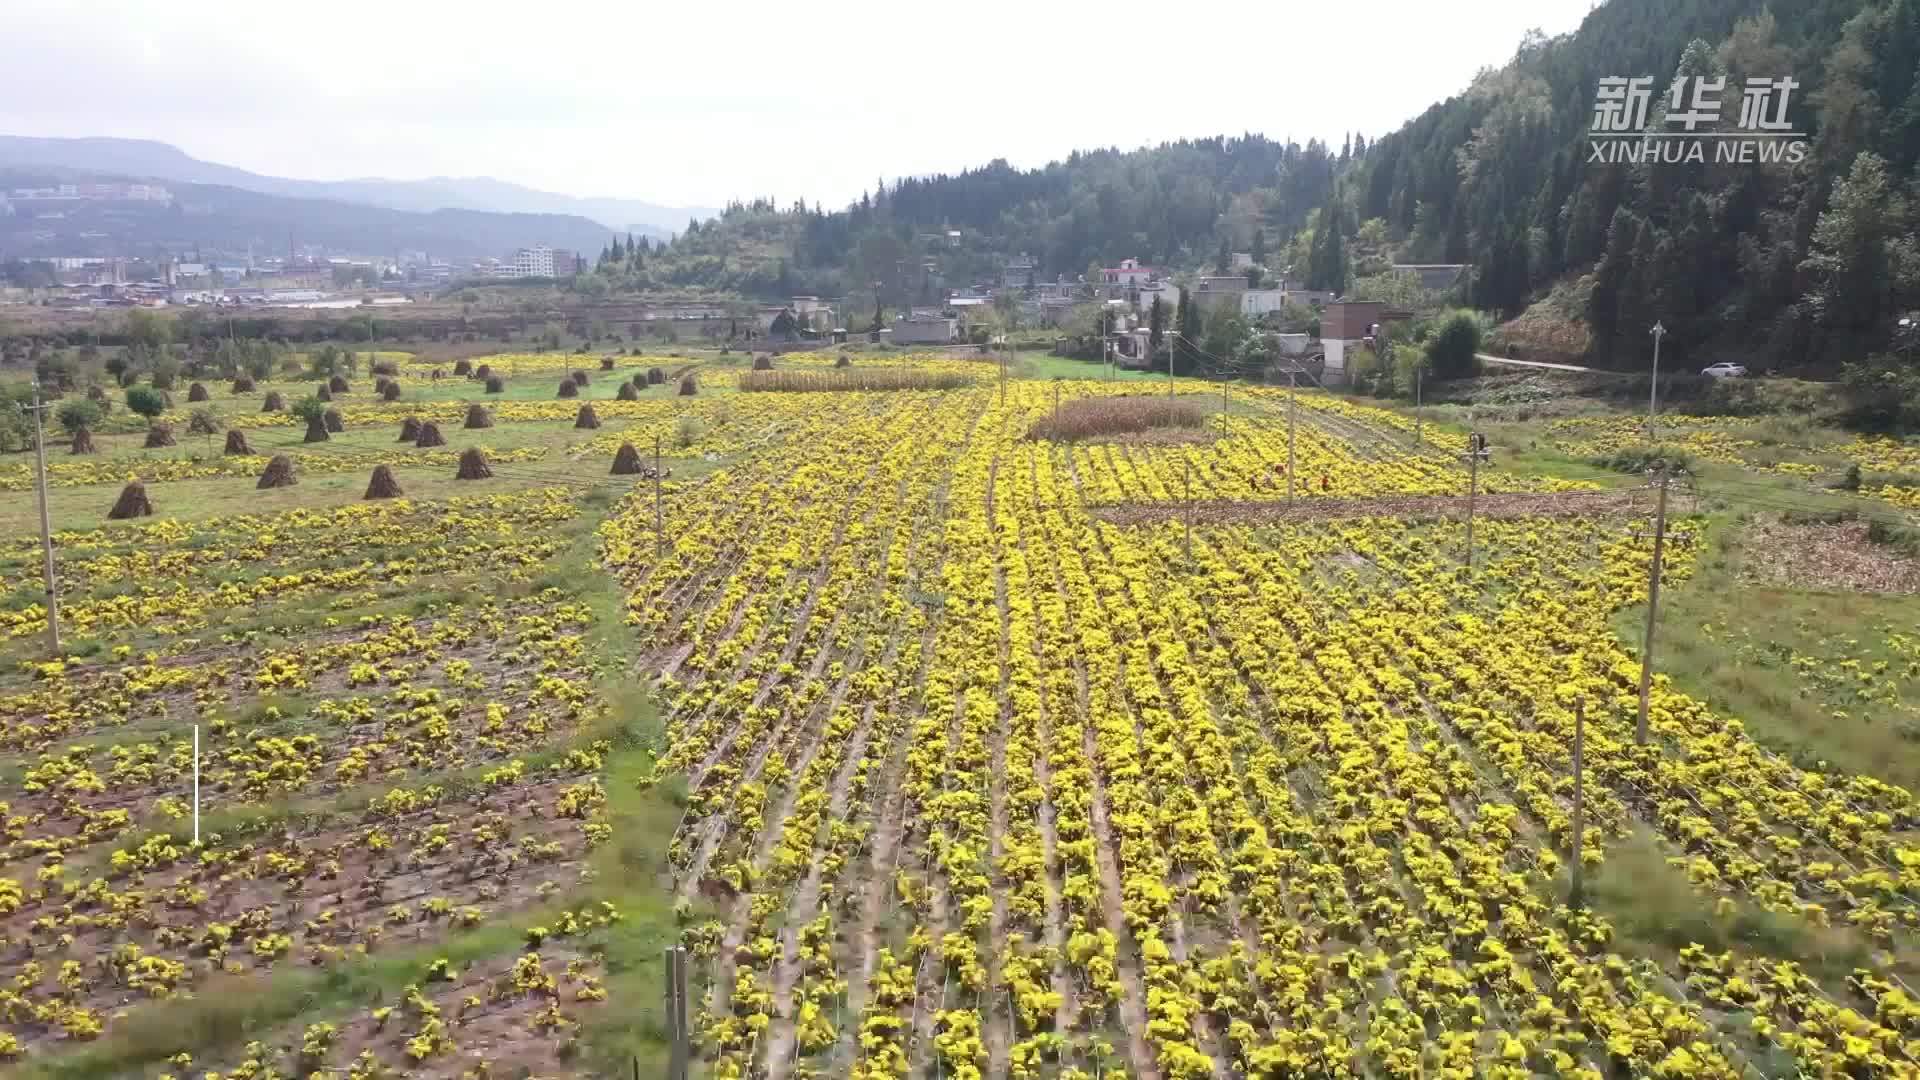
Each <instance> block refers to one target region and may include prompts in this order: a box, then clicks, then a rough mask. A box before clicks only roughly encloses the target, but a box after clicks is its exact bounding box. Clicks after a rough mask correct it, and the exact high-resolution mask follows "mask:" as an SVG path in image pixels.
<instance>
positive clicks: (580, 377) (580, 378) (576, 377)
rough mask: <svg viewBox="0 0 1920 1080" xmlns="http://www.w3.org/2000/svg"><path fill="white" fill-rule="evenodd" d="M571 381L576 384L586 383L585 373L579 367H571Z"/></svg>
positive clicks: (583, 384)
mask: <svg viewBox="0 0 1920 1080" xmlns="http://www.w3.org/2000/svg"><path fill="white" fill-rule="evenodd" d="M573 381H574V383H575V384H576V385H579V386H585V385H587V373H586V372H584V371H582V370H580V369H579V368H575V369H573Z"/></svg>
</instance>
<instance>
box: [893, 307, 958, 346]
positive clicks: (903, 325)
mask: <svg viewBox="0 0 1920 1080" xmlns="http://www.w3.org/2000/svg"><path fill="white" fill-rule="evenodd" d="M892 329H893V334H892V339H893V342H894V344H896V345H950V344H952V343H953V338H954V335H955V334H956V333H958V332H959V321H958V320H956V319H953V318H951V317H949V316H946V315H942V314H939V313H938V312H933V311H915V312H913V313H911V314H909V315H905V316H902V317H900V318H896V319H895V320H894V321H893V328H892Z"/></svg>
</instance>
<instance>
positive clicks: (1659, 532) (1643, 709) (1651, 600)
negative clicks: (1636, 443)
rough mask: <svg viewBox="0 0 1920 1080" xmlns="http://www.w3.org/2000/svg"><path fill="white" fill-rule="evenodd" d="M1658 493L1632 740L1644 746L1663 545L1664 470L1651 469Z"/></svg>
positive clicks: (1663, 552)
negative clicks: (1637, 711) (1637, 700)
mask: <svg viewBox="0 0 1920 1080" xmlns="http://www.w3.org/2000/svg"><path fill="white" fill-rule="evenodd" d="M1649 472H1650V473H1651V474H1652V476H1653V478H1654V480H1653V482H1654V484H1655V485H1657V486H1658V487H1659V489H1660V494H1659V495H1658V496H1657V497H1656V498H1655V500H1654V506H1655V509H1654V512H1653V561H1652V562H1650V563H1648V564H1647V633H1646V637H1645V638H1644V639H1643V640H1642V641H1641V643H1640V718H1639V720H1638V721H1637V722H1636V723H1635V724H1634V727H1633V741H1634V742H1635V743H1636V744H1638V745H1640V746H1645V745H1647V698H1648V696H1649V695H1650V694H1651V692H1652V689H1653V626H1654V622H1655V621H1656V619H1657V618H1658V616H1659V613H1660V559H1661V556H1662V555H1664V554H1665V553H1666V545H1667V470H1666V469H1665V468H1658V469H1651V470H1649Z"/></svg>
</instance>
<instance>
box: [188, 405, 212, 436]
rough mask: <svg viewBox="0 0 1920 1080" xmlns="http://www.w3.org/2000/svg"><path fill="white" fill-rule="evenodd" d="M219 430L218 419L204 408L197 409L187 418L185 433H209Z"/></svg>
mask: <svg viewBox="0 0 1920 1080" xmlns="http://www.w3.org/2000/svg"><path fill="white" fill-rule="evenodd" d="M219 430H220V421H219V419H218V418H217V417H215V416H214V415H213V413H211V412H209V411H208V410H206V409H197V410H195V411H194V414H193V415H192V416H191V417H188V418H187V434H189V435H211V434H213V433H214V432H216V431H219Z"/></svg>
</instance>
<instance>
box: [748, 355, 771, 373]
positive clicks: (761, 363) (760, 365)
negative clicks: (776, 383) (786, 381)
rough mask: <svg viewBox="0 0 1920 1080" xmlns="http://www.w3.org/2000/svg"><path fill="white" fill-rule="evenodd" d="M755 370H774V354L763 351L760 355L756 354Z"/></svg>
mask: <svg viewBox="0 0 1920 1080" xmlns="http://www.w3.org/2000/svg"><path fill="white" fill-rule="evenodd" d="M753 370H755V371H772V370H773V354H772V353H762V354H760V355H759V356H756V357H754V358H753Z"/></svg>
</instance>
